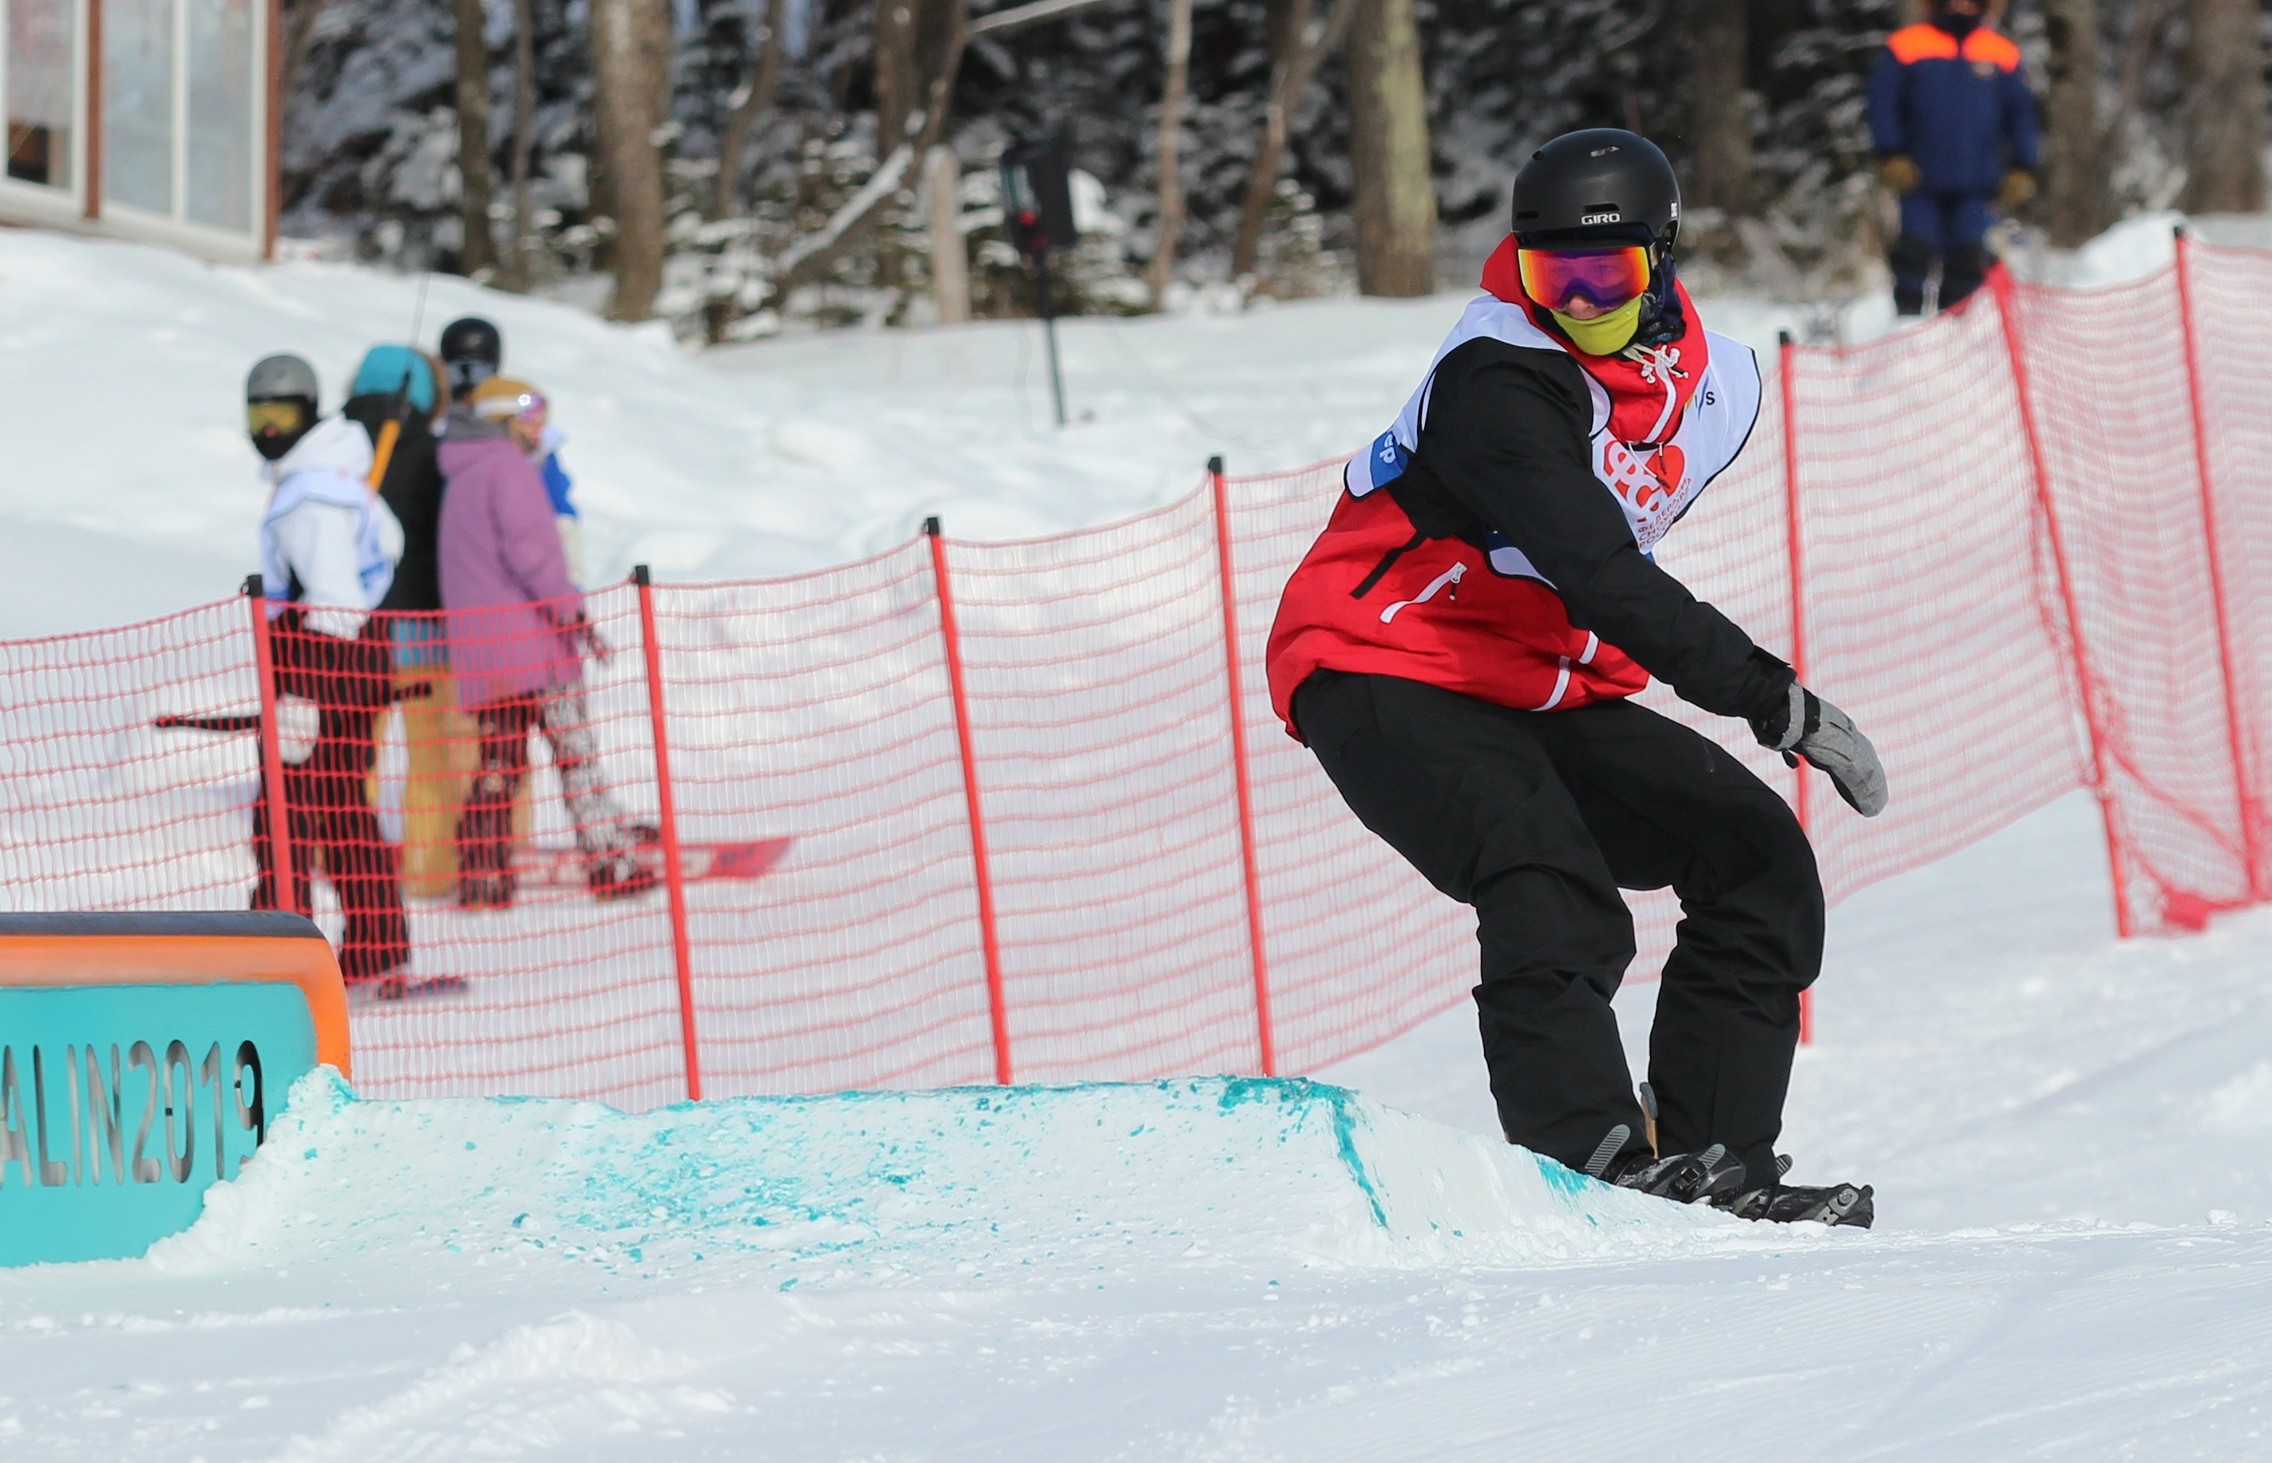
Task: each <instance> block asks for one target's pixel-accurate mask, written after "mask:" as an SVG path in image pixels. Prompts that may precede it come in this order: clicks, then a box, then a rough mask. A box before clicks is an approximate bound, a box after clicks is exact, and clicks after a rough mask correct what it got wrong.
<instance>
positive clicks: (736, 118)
mask: <svg viewBox="0 0 2272 1463" xmlns="http://www.w3.org/2000/svg"><path fill="white" fill-rule="evenodd" d="M788 55H789V0H768V3H767V5H766V7H765V39H764V40H763V41H762V42H760V43H759V46H758V50H757V55H756V56H755V57H754V58H753V59H752V61H751V63H750V72H749V80H748V81H746V82H744V83H743V84H742V90H741V92H740V94H739V95H737V96H736V97H735V98H734V109H733V112H732V113H731V114H730V115H728V116H727V118H726V130H725V134H724V136H723V137H721V138H720V139H719V142H718V192H717V197H716V198H714V199H713V200H711V205H710V216H711V217H712V218H732V217H733V216H734V215H735V214H737V213H740V212H741V201H742V170H743V168H744V167H745V166H746V159H747V157H748V154H749V135H750V133H751V132H753V131H755V130H756V128H757V119H758V118H759V117H760V116H763V115H764V113H765V109H766V108H767V107H770V106H772V105H773V95H774V93H775V92H777V91H779V90H780V89H781V68H782V65H783V64H784V63H785V62H786V60H787V59H788Z"/></svg>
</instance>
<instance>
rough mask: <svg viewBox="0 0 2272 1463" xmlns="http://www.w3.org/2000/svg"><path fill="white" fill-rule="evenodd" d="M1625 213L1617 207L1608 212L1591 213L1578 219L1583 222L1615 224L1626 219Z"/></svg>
mask: <svg viewBox="0 0 2272 1463" xmlns="http://www.w3.org/2000/svg"><path fill="white" fill-rule="evenodd" d="M1624 218H1625V215H1624V214H1622V213H1619V212H1617V211H1616V210H1615V209H1612V210H1610V211H1609V212H1608V213H1589V214H1586V215H1585V216H1584V217H1582V218H1580V219H1579V220H1578V222H1579V223H1581V224H1613V223H1621V222H1623V221H1624Z"/></svg>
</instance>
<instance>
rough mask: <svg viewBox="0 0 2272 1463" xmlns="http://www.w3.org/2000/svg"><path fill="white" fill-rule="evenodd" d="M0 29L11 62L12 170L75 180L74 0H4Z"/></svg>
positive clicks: (5, 85)
mask: <svg viewBox="0 0 2272 1463" xmlns="http://www.w3.org/2000/svg"><path fill="white" fill-rule="evenodd" d="M0 14H5V16H6V27H5V29H4V30H0V46H4V47H5V53H6V56H7V64H6V66H5V68H0V101H4V102H5V107H6V112H7V117H8V174H7V175H8V176H9V177H10V178H13V179H14V180H15V181H17V182H19V183H41V184H45V185H46V186H48V187H50V188H69V187H70V186H71V185H72V147H71V143H72V136H71V132H72V121H73V113H74V112H75V111H76V108H75V107H74V105H73V102H74V100H75V99H76V96H77V91H78V89H77V80H78V76H79V25H78V20H79V17H78V7H77V4H76V0H6V3H5V4H4V5H0Z"/></svg>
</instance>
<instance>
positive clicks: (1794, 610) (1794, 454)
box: [1775, 330, 1814, 1046]
mask: <svg viewBox="0 0 2272 1463" xmlns="http://www.w3.org/2000/svg"><path fill="white" fill-rule="evenodd" d="M1776 341H1777V345H1778V352H1777V355H1776V361H1775V373H1776V377H1777V379H1778V380H1779V381H1780V383H1781V385H1782V389H1783V537H1784V541H1785V544H1786V545H1787V547H1788V548H1789V551H1790V565H1791V670H1792V673H1793V674H1795V675H1797V676H1798V678H1799V683H1800V684H1801V685H1804V684H1805V683H1806V679H1807V611H1806V604H1807V595H1806V584H1807V578H1806V569H1805V559H1804V556H1803V555H1802V553H1801V550H1800V546H1799V411H1798V396H1797V393H1796V391H1795V390H1794V382H1795V380H1796V378H1797V375H1798V372H1797V371H1796V370H1795V369H1794V362H1793V355H1794V353H1795V352H1796V351H1797V349H1798V347H1796V346H1795V345H1793V344H1792V343H1791V332H1790V331H1788V330H1781V331H1777V332H1776ZM1791 773H1792V776H1793V777H1794V778H1795V779H1796V781H1795V782H1794V783H1793V788H1794V791H1793V793H1792V797H1791V809H1792V811H1793V812H1794V813H1796V814H1797V815H1798V819H1799V831H1800V832H1801V833H1804V834H1807V835H1808V836H1809V837H1810V838H1811V837H1812V836H1813V833H1814V827H1813V822H1814V820H1813V818H1812V817H1811V816H1810V814H1811V813H1812V812H1813V808H1812V806H1811V804H1812V801H1813V799H1812V793H1813V789H1812V788H1810V787H1809V786H1808V785H1807V764H1806V761H1805V759H1803V758H1802V759H1800V761H1799V764H1798V765H1797V766H1796V767H1794V768H1792V769H1791ZM1813 1044H1814V992H1813V991H1812V990H1803V991H1801V992H1799V1045H1801V1046H1812V1045H1813Z"/></svg>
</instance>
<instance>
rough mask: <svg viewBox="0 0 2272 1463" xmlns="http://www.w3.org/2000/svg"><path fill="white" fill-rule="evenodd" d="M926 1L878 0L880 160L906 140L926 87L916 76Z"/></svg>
mask: <svg viewBox="0 0 2272 1463" xmlns="http://www.w3.org/2000/svg"><path fill="white" fill-rule="evenodd" d="M922 4H923V0H876V39H875V66H876V161H878V162H882V161H883V160H884V159H885V158H886V157H888V156H890V155H891V151H892V149H893V148H895V147H897V146H899V144H900V143H901V142H902V141H904V140H905V138H906V134H907V119H908V117H909V116H910V115H911V114H913V112H914V111H915V109H916V107H917V105H918V101H917V96H916V93H917V91H918V90H919V89H920V87H921V86H922V82H921V80H920V79H919V78H918V77H917V75H916V60H915V13H916V11H917V10H918V9H919V8H920V7H921V6H922Z"/></svg>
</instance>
